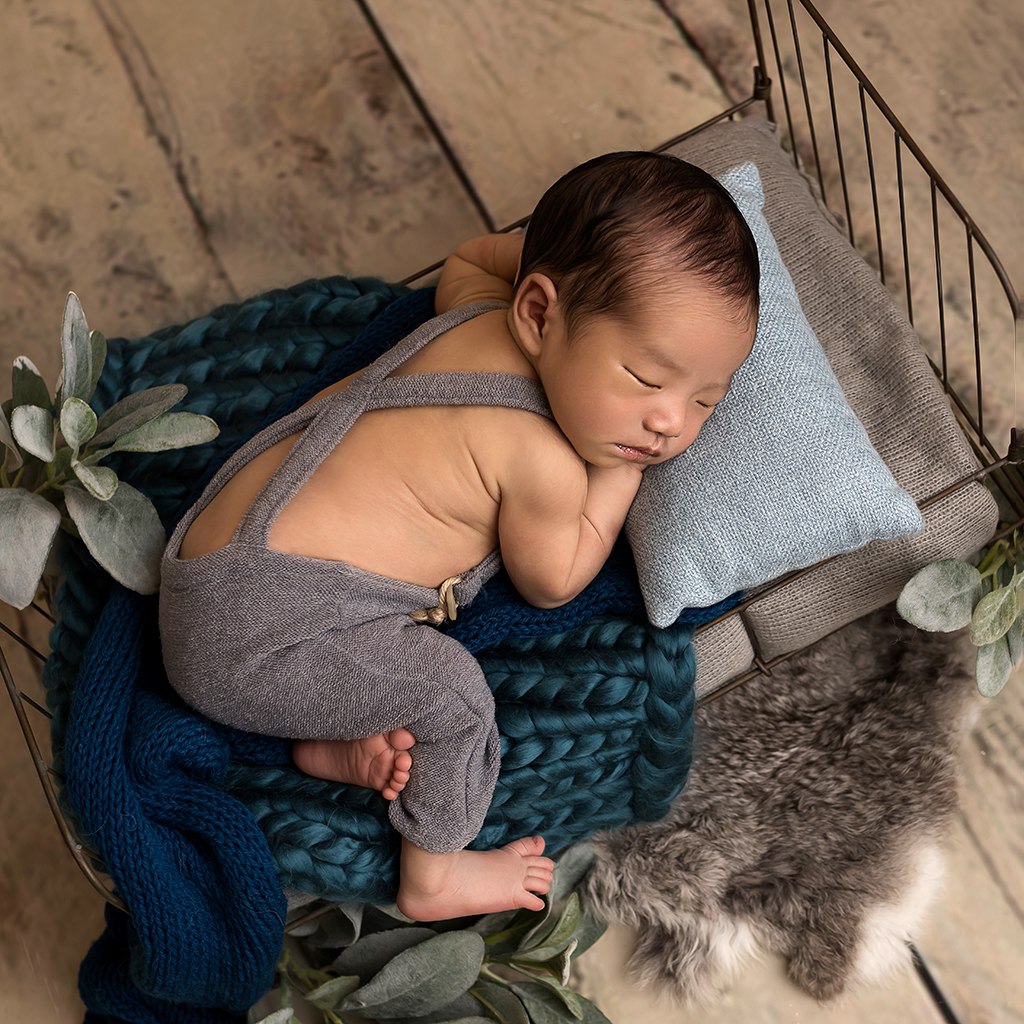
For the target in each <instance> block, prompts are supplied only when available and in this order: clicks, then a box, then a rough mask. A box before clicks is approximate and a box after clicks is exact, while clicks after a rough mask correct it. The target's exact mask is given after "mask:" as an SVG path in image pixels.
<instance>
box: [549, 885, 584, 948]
mask: <svg viewBox="0 0 1024 1024" xmlns="http://www.w3.org/2000/svg"><path fill="white" fill-rule="evenodd" d="M579 923H580V898H579V896H577V895H576V893H574V892H573V893H570V894H569V899H568V900H566V903H565V907H564V908H563V909H562V913H561V914H560V915H559V918H558V923H557V924H556V925H555V927H554V928H552V929H551V931H550V932H549V933H548V934H547V935H545V936H544V940H543V943H544V945H545V946H554V947H555V948H556V949H563V948H564V947H565V944H566V943H567V942H569V940H570V939H571V938H572V937H573V935H574V934H575V932H576V926H577V925H578V924H579Z"/></svg>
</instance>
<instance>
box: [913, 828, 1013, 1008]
mask: <svg viewBox="0 0 1024 1024" xmlns="http://www.w3.org/2000/svg"><path fill="white" fill-rule="evenodd" d="M1016 820H1017V824H1018V826H1019V821H1020V818H1019V817H1018V818H1017V819H1016ZM977 822H978V816H977V812H976V811H975V812H974V813H973V814H972V813H971V811H970V810H968V811H967V813H966V814H965V816H964V819H962V820H961V821H960V822H958V824H957V827H956V828H955V830H954V832H953V836H952V841H951V843H950V844H949V848H948V855H947V857H948V859H947V867H946V881H945V891H944V893H943V895H942V897H941V898H940V900H939V902H938V905H937V907H936V908H935V911H934V912H933V913H932V915H931V917H930V919H929V922H928V925H927V927H926V928H925V930H924V932H923V933H922V935H921V937H920V939H919V940H918V942H917V946H918V949H919V950H920V952H921V956H922V957H923V959H924V961H925V963H926V964H927V965H928V968H929V970H930V971H931V972H932V974H933V976H934V977H935V980H936V982H937V983H938V985H939V987H940V989H941V990H942V992H943V994H944V995H945V997H946V999H947V1001H948V1002H949V1004H950V1006H951V1007H952V1008H953V1011H954V1012H955V1013H956V1014H957V1017H958V1019H959V1020H961V1021H963V1022H964V1024H1020V1022H1021V1021H1024V974H1022V971H1021V965H1022V964H1024V921H1022V920H1021V918H1020V916H1019V914H1018V912H1017V908H1016V907H1015V906H1014V905H1013V902H1012V900H1011V899H1008V898H1007V897H1008V895H1009V893H1008V887H1009V886H1019V885H1020V880H1021V876H1020V875H1019V874H1017V875H1016V876H1011V877H1009V878H1003V877H999V876H998V875H997V873H996V872H995V871H993V864H992V857H991V855H990V850H989V849H988V848H985V847H983V846H979V844H978V842H977V840H976V837H975V836H974V835H972V833H973V831H974V828H975V827H976V823H977Z"/></svg>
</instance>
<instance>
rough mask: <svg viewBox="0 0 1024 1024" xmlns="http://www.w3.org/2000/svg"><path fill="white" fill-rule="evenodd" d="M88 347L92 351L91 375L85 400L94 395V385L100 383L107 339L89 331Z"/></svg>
mask: <svg viewBox="0 0 1024 1024" xmlns="http://www.w3.org/2000/svg"><path fill="white" fill-rule="evenodd" d="M89 347H90V348H91V349H92V374H91V375H90V377H89V393H88V395H86V400H89V399H91V398H92V396H93V395H95V394H96V385H97V384H99V382H100V374H102V373H103V364H104V363H105V362H106V361H107V339H106V338H105V337H104V336H103V334H102V333H100V332H99V331H90V332H89Z"/></svg>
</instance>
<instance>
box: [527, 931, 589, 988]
mask: <svg viewBox="0 0 1024 1024" xmlns="http://www.w3.org/2000/svg"><path fill="white" fill-rule="evenodd" d="M575 949H576V940H575V939H571V940H570V941H569V944H568V945H567V946H565V947H564V948H562V949H561V950H558V951H557V952H556V951H555V950H553V949H551V947H544V948H541V949H532V950H530V951H529V952H527V953H517V954H516V955H515V956H514V957H512V966H513V967H517V968H520V969H522V968H530V969H532V970H535V971H544V972H546V973H547V974H550V975H551V977H552V978H554V979H555V981H557V982H558V983H559V984H560V985H568V984H569V969H570V966H571V964H572V954H573V952H574V951H575ZM544 954H550V955H548V956H545V955H544ZM545 980H546V979H545Z"/></svg>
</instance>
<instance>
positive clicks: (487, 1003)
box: [469, 979, 530, 1024]
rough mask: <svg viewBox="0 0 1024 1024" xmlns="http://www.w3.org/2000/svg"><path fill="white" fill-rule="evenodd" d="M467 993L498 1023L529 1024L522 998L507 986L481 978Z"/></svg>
mask: <svg viewBox="0 0 1024 1024" xmlns="http://www.w3.org/2000/svg"><path fill="white" fill-rule="evenodd" d="M469 993H470V995H472V996H474V997H475V998H476V999H478V1000H479V1001H480V1002H481V1003H482V1004H483V1006H484V1007H486V1008H487V1010H489V1011H490V1013H491V1014H492V1015H493V1017H494V1019H495V1020H496V1021H498V1024H530V1017H529V1015H528V1014H527V1012H526V1007H524V1006H523V1003H522V1000H521V999H520V998H519V997H518V996H517V995H514V994H513V993H512V992H510V991H509V990H508V989H507V988H503V987H502V986H501V985H495V984H494V983H493V982H491V981H484V980H483V979H481V980H480V981H478V982H477V983H476V984H475V985H474V986H473V987H472V988H471V989H470V990H469Z"/></svg>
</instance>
